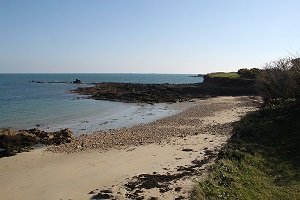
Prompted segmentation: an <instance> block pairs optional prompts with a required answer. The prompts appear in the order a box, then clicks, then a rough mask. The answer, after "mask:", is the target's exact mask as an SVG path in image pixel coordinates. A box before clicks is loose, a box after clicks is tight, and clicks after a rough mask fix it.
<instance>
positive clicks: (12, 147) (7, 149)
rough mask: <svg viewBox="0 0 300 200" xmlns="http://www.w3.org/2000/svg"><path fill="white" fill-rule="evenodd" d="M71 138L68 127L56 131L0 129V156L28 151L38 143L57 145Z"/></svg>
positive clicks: (67, 141) (71, 134) (69, 140)
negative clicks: (0, 149)
mask: <svg viewBox="0 0 300 200" xmlns="http://www.w3.org/2000/svg"><path fill="white" fill-rule="evenodd" d="M72 139H73V133H72V131H71V130H70V129H62V130H59V131H56V132H46V131H43V130H40V129H37V128H33V129H28V130H11V129H1V130H0V148H2V149H4V150H3V151H1V153H0V157H3V156H13V155H15V154H16V153H20V152H23V151H28V150H30V149H31V148H32V146H33V145H36V144H38V143H40V144H45V145H52V144H54V145H59V144H63V143H69V142H71V141H72Z"/></svg>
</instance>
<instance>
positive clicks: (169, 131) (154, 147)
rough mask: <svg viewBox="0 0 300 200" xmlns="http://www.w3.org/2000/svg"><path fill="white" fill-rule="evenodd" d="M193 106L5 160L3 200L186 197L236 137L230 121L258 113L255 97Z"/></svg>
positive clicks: (1, 163)
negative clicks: (155, 118)
mask: <svg viewBox="0 0 300 200" xmlns="http://www.w3.org/2000/svg"><path fill="white" fill-rule="evenodd" d="M188 105H189V106H186V105H185V110H184V111H182V112H180V113H178V114H176V115H173V116H170V117H166V118H163V119H160V120H157V121H155V122H151V123H148V124H142V125H137V126H134V127H130V128H122V129H118V130H111V131H106V132H98V133H94V134H90V135H81V136H79V137H77V138H76V139H75V140H74V141H72V142H71V143H69V144H64V145H60V146H52V147H49V148H47V149H46V148H42V149H35V150H33V151H30V152H25V153H20V154H17V155H16V156H13V157H5V158H1V159H0V184H1V187H0V193H1V199H5V200H6V199H44V200H45V199H49V200H50V199H51V200H53V199H63V200H65V199H73V200H75V199H90V198H92V197H93V196H95V195H96V196H97V195H98V198H99V199H101V198H110V199H176V198H177V199H186V198H188V196H189V193H190V191H191V189H192V187H193V184H194V181H195V180H197V179H199V178H201V176H202V175H203V174H205V170H206V169H207V167H208V166H209V165H210V164H211V163H212V162H213V160H214V158H215V156H216V154H217V153H218V150H219V149H220V148H221V147H222V146H223V145H224V144H225V143H226V141H227V140H228V138H229V137H230V135H231V131H232V123H233V122H235V121H237V120H239V118H240V117H241V116H243V115H245V114H246V113H247V112H250V111H253V110H255V109H257V108H256V102H255V98H250V97H217V98H210V99H206V100H195V101H194V102H188ZM101 190H102V191H101ZM96 196H95V197H96Z"/></svg>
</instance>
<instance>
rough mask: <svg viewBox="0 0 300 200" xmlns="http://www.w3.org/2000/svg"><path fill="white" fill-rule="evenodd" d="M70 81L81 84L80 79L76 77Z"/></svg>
mask: <svg viewBox="0 0 300 200" xmlns="http://www.w3.org/2000/svg"><path fill="white" fill-rule="evenodd" d="M72 83H74V84H81V80H80V79H78V78H76V80H75V81H73V82H72Z"/></svg>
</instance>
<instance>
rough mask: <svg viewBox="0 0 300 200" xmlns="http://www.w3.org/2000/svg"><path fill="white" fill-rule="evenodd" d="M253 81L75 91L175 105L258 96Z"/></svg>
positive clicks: (103, 85) (106, 86) (111, 85)
mask: <svg viewBox="0 0 300 200" xmlns="http://www.w3.org/2000/svg"><path fill="white" fill-rule="evenodd" d="M254 83H255V81H254V80H253V79H229V78H209V77H207V76H204V82H203V83H194V84H167V83H165V84H139V83H109V82H104V83H98V84H95V85H94V86H92V87H80V88H77V89H75V90H73V92H75V93H79V94H82V95H90V98H93V99H98V100H110V101H122V102H131V103H140V102H141V103H164V102H167V103H174V102H176V101H187V100H190V99H193V98H206V97H209V96H239V95H256V88H255V84H254Z"/></svg>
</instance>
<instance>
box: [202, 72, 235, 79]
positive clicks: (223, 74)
mask: <svg viewBox="0 0 300 200" xmlns="http://www.w3.org/2000/svg"><path fill="white" fill-rule="evenodd" d="M207 76H208V77H209V78H240V75H239V74H238V73H236V72H215V73H210V74H207Z"/></svg>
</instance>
